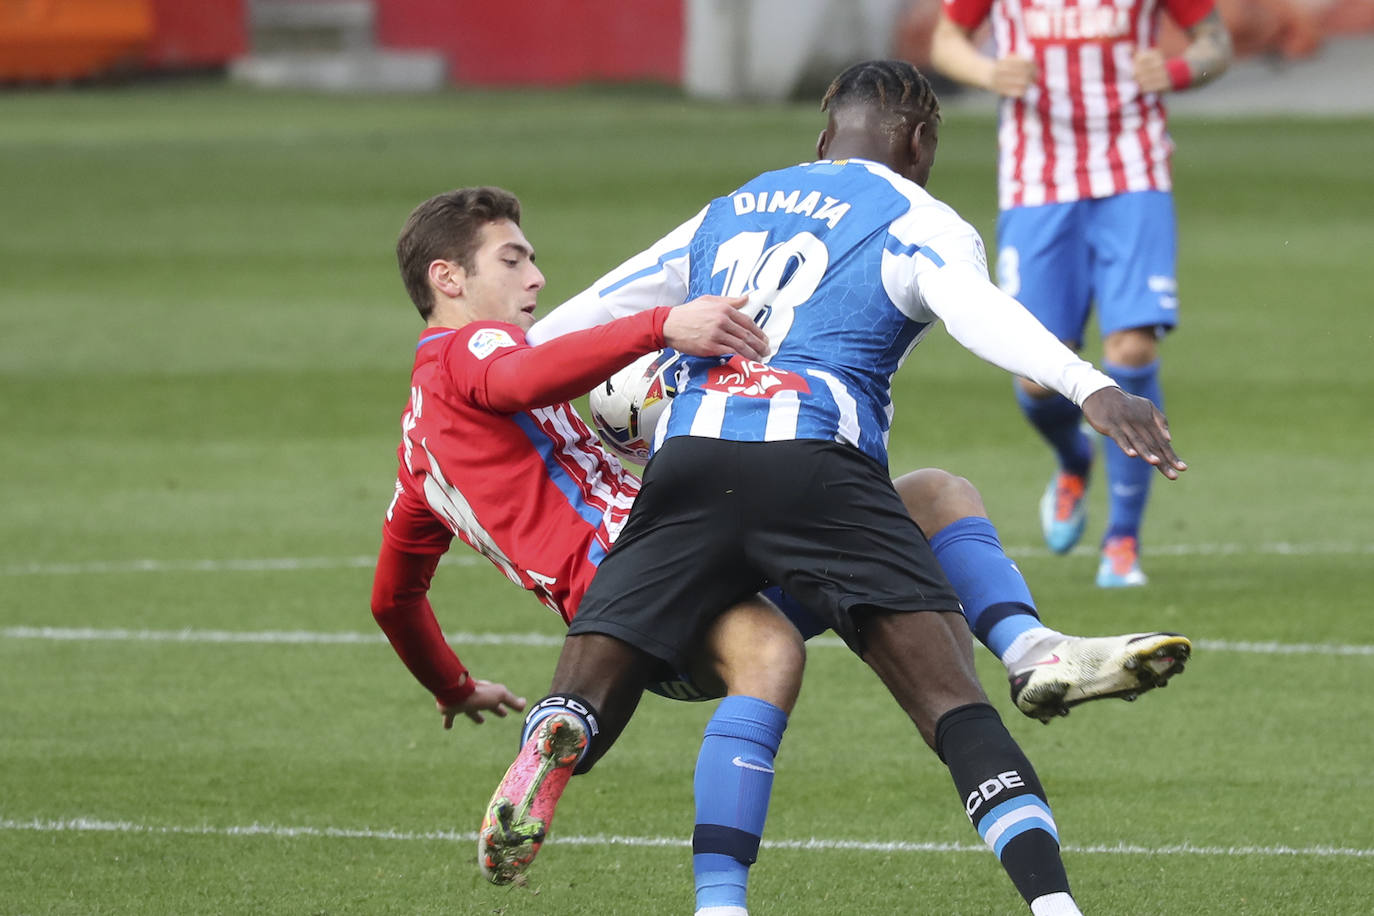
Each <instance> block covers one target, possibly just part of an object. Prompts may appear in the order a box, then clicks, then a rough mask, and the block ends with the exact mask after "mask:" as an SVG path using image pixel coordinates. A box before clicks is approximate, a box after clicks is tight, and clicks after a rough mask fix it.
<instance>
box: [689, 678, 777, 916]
mask: <svg viewBox="0 0 1374 916" xmlns="http://www.w3.org/2000/svg"><path fill="white" fill-rule="evenodd" d="M786 727H787V713H785V712H783V711H782V710H781V709H779V708H778V707H776V706H774V705H773V704H772V703H768V702H766V701H764V700H760V699H756V698H755V697H745V696H730V697H726V698H725V699H723V700H721V701H720V706H719V707H717V708H716V713H715V715H713V716H712V717H711V721H710V722H708V723H706V736H705V737H704V738H702V741H701V753H700V754H699V755H698V757H697V772H696V777H695V779H694V781H693V788H694V790H695V793H696V805H697V822H696V829H695V830H693V832H692V872H693V874H694V876H695V878H696V893H697V908H698V909H700V908H702V907H708V906H739V907H743V906H745V905H746V904H745V898H746V894H747V891H748V887H749V866H750V865H753V864H754V860H755V859H757V858H758V854H759V841H760V840H761V839H762V837H763V822H764V819H765V818H766V817H767V816H768V800H769V797H770V796H771V795H772V792H773V757H774V755H775V754H777V752H778V745H779V744H781V743H782V732H783V729H785V728H786Z"/></svg>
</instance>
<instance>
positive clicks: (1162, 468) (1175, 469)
mask: <svg viewBox="0 0 1374 916" xmlns="http://www.w3.org/2000/svg"><path fill="white" fill-rule="evenodd" d="M1082 407H1083V418H1084V419H1085V420H1087V421H1088V423H1089V424H1090V425H1091V426H1092V428H1093V429H1095V430H1097V431H1098V432H1100V433H1102V434H1103V435H1104V436H1110V437H1111V438H1112V440H1113V441H1115V442H1116V444H1117V445H1119V446H1121V450H1122V451H1123V452H1125V453H1126V454H1127V455H1130V456H1131V457H1132V458H1142V459H1144V460H1145V461H1148V462H1149V463H1150V464H1153V465H1154V466H1155V467H1157V468H1158V469H1159V472H1160V473H1161V474H1163V475H1164V476H1165V477H1167V478H1169V479H1170V480H1177V479H1178V475H1179V472H1180V471H1186V470H1187V469H1188V465H1187V464H1186V463H1184V461H1183V459H1181V458H1179V457H1178V455H1176V454H1174V447H1173V444H1172V443H1171V442H1170V439H1171V437H1170V435H1169V421H1168V420H1166V419H1165V418H1164V414H1162V413H1160V412H1159V408H1157V407H1155V405H1154V404H1152V403H1150V401H1149V400H1147V399H1146V398H1141V397H1136V396H1135V395H1133V394H1127V393H1126V392H1124V391H1122V390H1121V389H1120V388H1101V389H1098V390H1097V391H1095V392H1093V393H1092V394H1090V395H1088V397H1087V398H1085V399H1084V401H1083V405H1082Z"/></svg>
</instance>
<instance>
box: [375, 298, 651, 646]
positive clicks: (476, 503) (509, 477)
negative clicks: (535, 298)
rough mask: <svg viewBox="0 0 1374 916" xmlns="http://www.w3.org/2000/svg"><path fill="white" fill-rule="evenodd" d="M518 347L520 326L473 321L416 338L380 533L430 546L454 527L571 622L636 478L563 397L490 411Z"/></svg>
mask: <svg viewBox="0 0 1374 916" xmlns="http://www.w3.org/2000/svg"><path fill="white" fill-rule="evenodd" d="M518 349H523V350H526V351H529V350H531V349H532V348H530V346H529V344H528V343H526V342H525V338H524V334H523V333H521V332H520V330H519V329H518V328H516V327H514V326H513V325H505V324H497V323H490V322H478V323H474V324H470V325H468V326H466V327H464V328H461V329H459V330H452V329H437V330H430V331H429V332H427V333H426V334H424V335H422V336H421V338H420V343H419V345H418V347H417V350H416V354H415V368H414V370H413V372H412V373H411V381H410V403H409V404H408V405H407V407H406V410H405V412H404V413H403V414H402V416H401V429H402V438H401V445H400V447H399V448H398V449H397V454H398V456H399V457H400V472H399V474H398V478H397V487H396V497H395V499H394V500H393V502H392V505H391V507H390V508H389V510H388V511H387V519H386V523H385V525H384V528H383V537H384V538H385V539H386V540H387V542H388V543H390V544H391V545H392V546H394V547H397V548H399V549H402V550H406V551H408V552H412V553H434V552H440V551H442V550H443V549H444V547H445V546H446V545H447V541H448V532H452V533H453V534H456V535H458V537H460V538H462V539H463V541H464V542H466V543H467V544H468V546H470V547H472V548H473V549H474V550H476V551H477V552H478V553H480V554H482V555H483V556H484V557H486V558H487V559H488V560H490V561H491V562H492V564H493V565H495V566H496V568H497V569H499V570H501V572H503V573H504V574H505V575H506V578H508V579H510V580H511V581H512V582H514V583H515V584H517V585H519V586H521V587H522V588H525V589H528V590H529V591H531V592H533V593H534V595H535V596H536V597H537V598H538V599H539V600H540V601H542V602H543V603H544V605H545V606H547V607H548V608H550V609H551V610H553V611H554V612H556V613H558V614H559V615H561V616H562V617H563V619H564V620H571V619H572V616H573V614H575V613H576V612H577V605H578V602H580V601H581V599H582V593H583V592H584V591H585V590H586V588H587V585H588V584H589V583H590V582H591V578H592V574H593V573H595V572H596V567H597V565H598V564H599V563H600V562H601V559H602V557H604V556H605V554H606V551H607V550H609V549H610V546H611V542H612V541H613V540H614V539H615V536H616V534H618V533H619V531H620V529H621V527H622V526H623V525H624V524H625V519H626V517H627V516H628V515H629V512H630V505H631V503H633V502H634V498H635V496H636V494H638V492H639V479H638V478H637V477H635V476H634V475H633V474H631V473H629V472H628V471H626V470H625V469H624V468H623V467H621V465H620V463H619V462H618V461H616V459H615V458H614V457H613V456H611V455H610V454H608V453H607V452H606V451H605V449H603V448H602V447H601V444H600V443H599V442H598V441H597V437H596V435H595V433H593V432H592V431H591V430H590V429H588V428H587V426H586V424H585V423H583V421H582V419H581V418H580V417H579V416H578V415H577V413H576V411H574V410H573V408H572V405H571V404H568V403H567V402H562V403H556V404H553V405H552V406H548V407H536V408H533V409H528V410H520V411H516V412H515V413H504V412H501V411H499V410H496V409H493V407H492V406H491V403H490V401H489V399H488V395H487V372H488V369H489V368H490V367H491V365H492V362H491V361H492V360H496V359H500V358H505V357H508V356H510V355H513V353H514V351H516V350H518ZM503 351H511V352H503Z"/></svg>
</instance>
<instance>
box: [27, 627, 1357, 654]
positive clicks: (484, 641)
mask: <svg viewBox="0 0 1374 916" xmlns="http://www.w3.org/2000/svg"><path fill="white" fill-rule="evenodd" d="M447 638H448V641H449V642H450V643H453V644H454V645H456V646H541V647H556V646H561V645H562V644H563V637H562V636H561V635H559V634H557V633H463V632H454V633H449V634H448V635H447ZM0 639H31V640H37V641H40V642H173V643H222V644H223V643H229V644H233V643H240V644H261V645H371V644H375V643H385V642H386V637H385V636H383V635H382V634H381V633H380V632H376V633H373V632H367V633H352V632H341V633H329V632H316V631H312V630H258V631H252V630H193V629H184V630H130V629H122V628H106V629H96V628H93V627H23V626H17V627H0ZM807 645H808V646H810V647H812V648H822V649H841V648H844V643H843V642H841V641H840V640H839V639H838V638H836V637H834V636H818V637H816V638H814V639H812V640H810V641H809V642H808V643H807ZM1193 646H1194V647H1195V648H1196V649H1198V650H1199V651H1203V652H1242V653H1250V654H1256V655H1336V656H1341V655H1356V656H1374V646H1371V645H1345V644H1341V643H1280V642H1232V641H1228V640H1224V639H1199V640H1195V641H1194V642H1193Z"/></svg>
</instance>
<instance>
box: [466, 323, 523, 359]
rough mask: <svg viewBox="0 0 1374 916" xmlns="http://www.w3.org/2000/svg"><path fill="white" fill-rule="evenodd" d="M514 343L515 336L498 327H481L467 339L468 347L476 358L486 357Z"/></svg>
mask: <svg viewBox="0 0 1374 916" xmlns="http://www.w3.org/2000/svg"><path fill="white" fill-rule="evenodd" d="M515 345H516V344H515V338H514V337H511V336H510V335H509V334H507V333H506V332H505V331H503V330H501V329H500V328H483V329H482V330H480V331H478V332H477V333H476V334H473V335H472V339H471V340H469V341H468V349H469V350H471V351H472V355H473V356H475V357H477V358H478V359H486V358H487V357H488V356H491V354H493V353H495V352H496V351H497V350H499V349H501V348H502V347H513V346H515Z"/></svg>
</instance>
